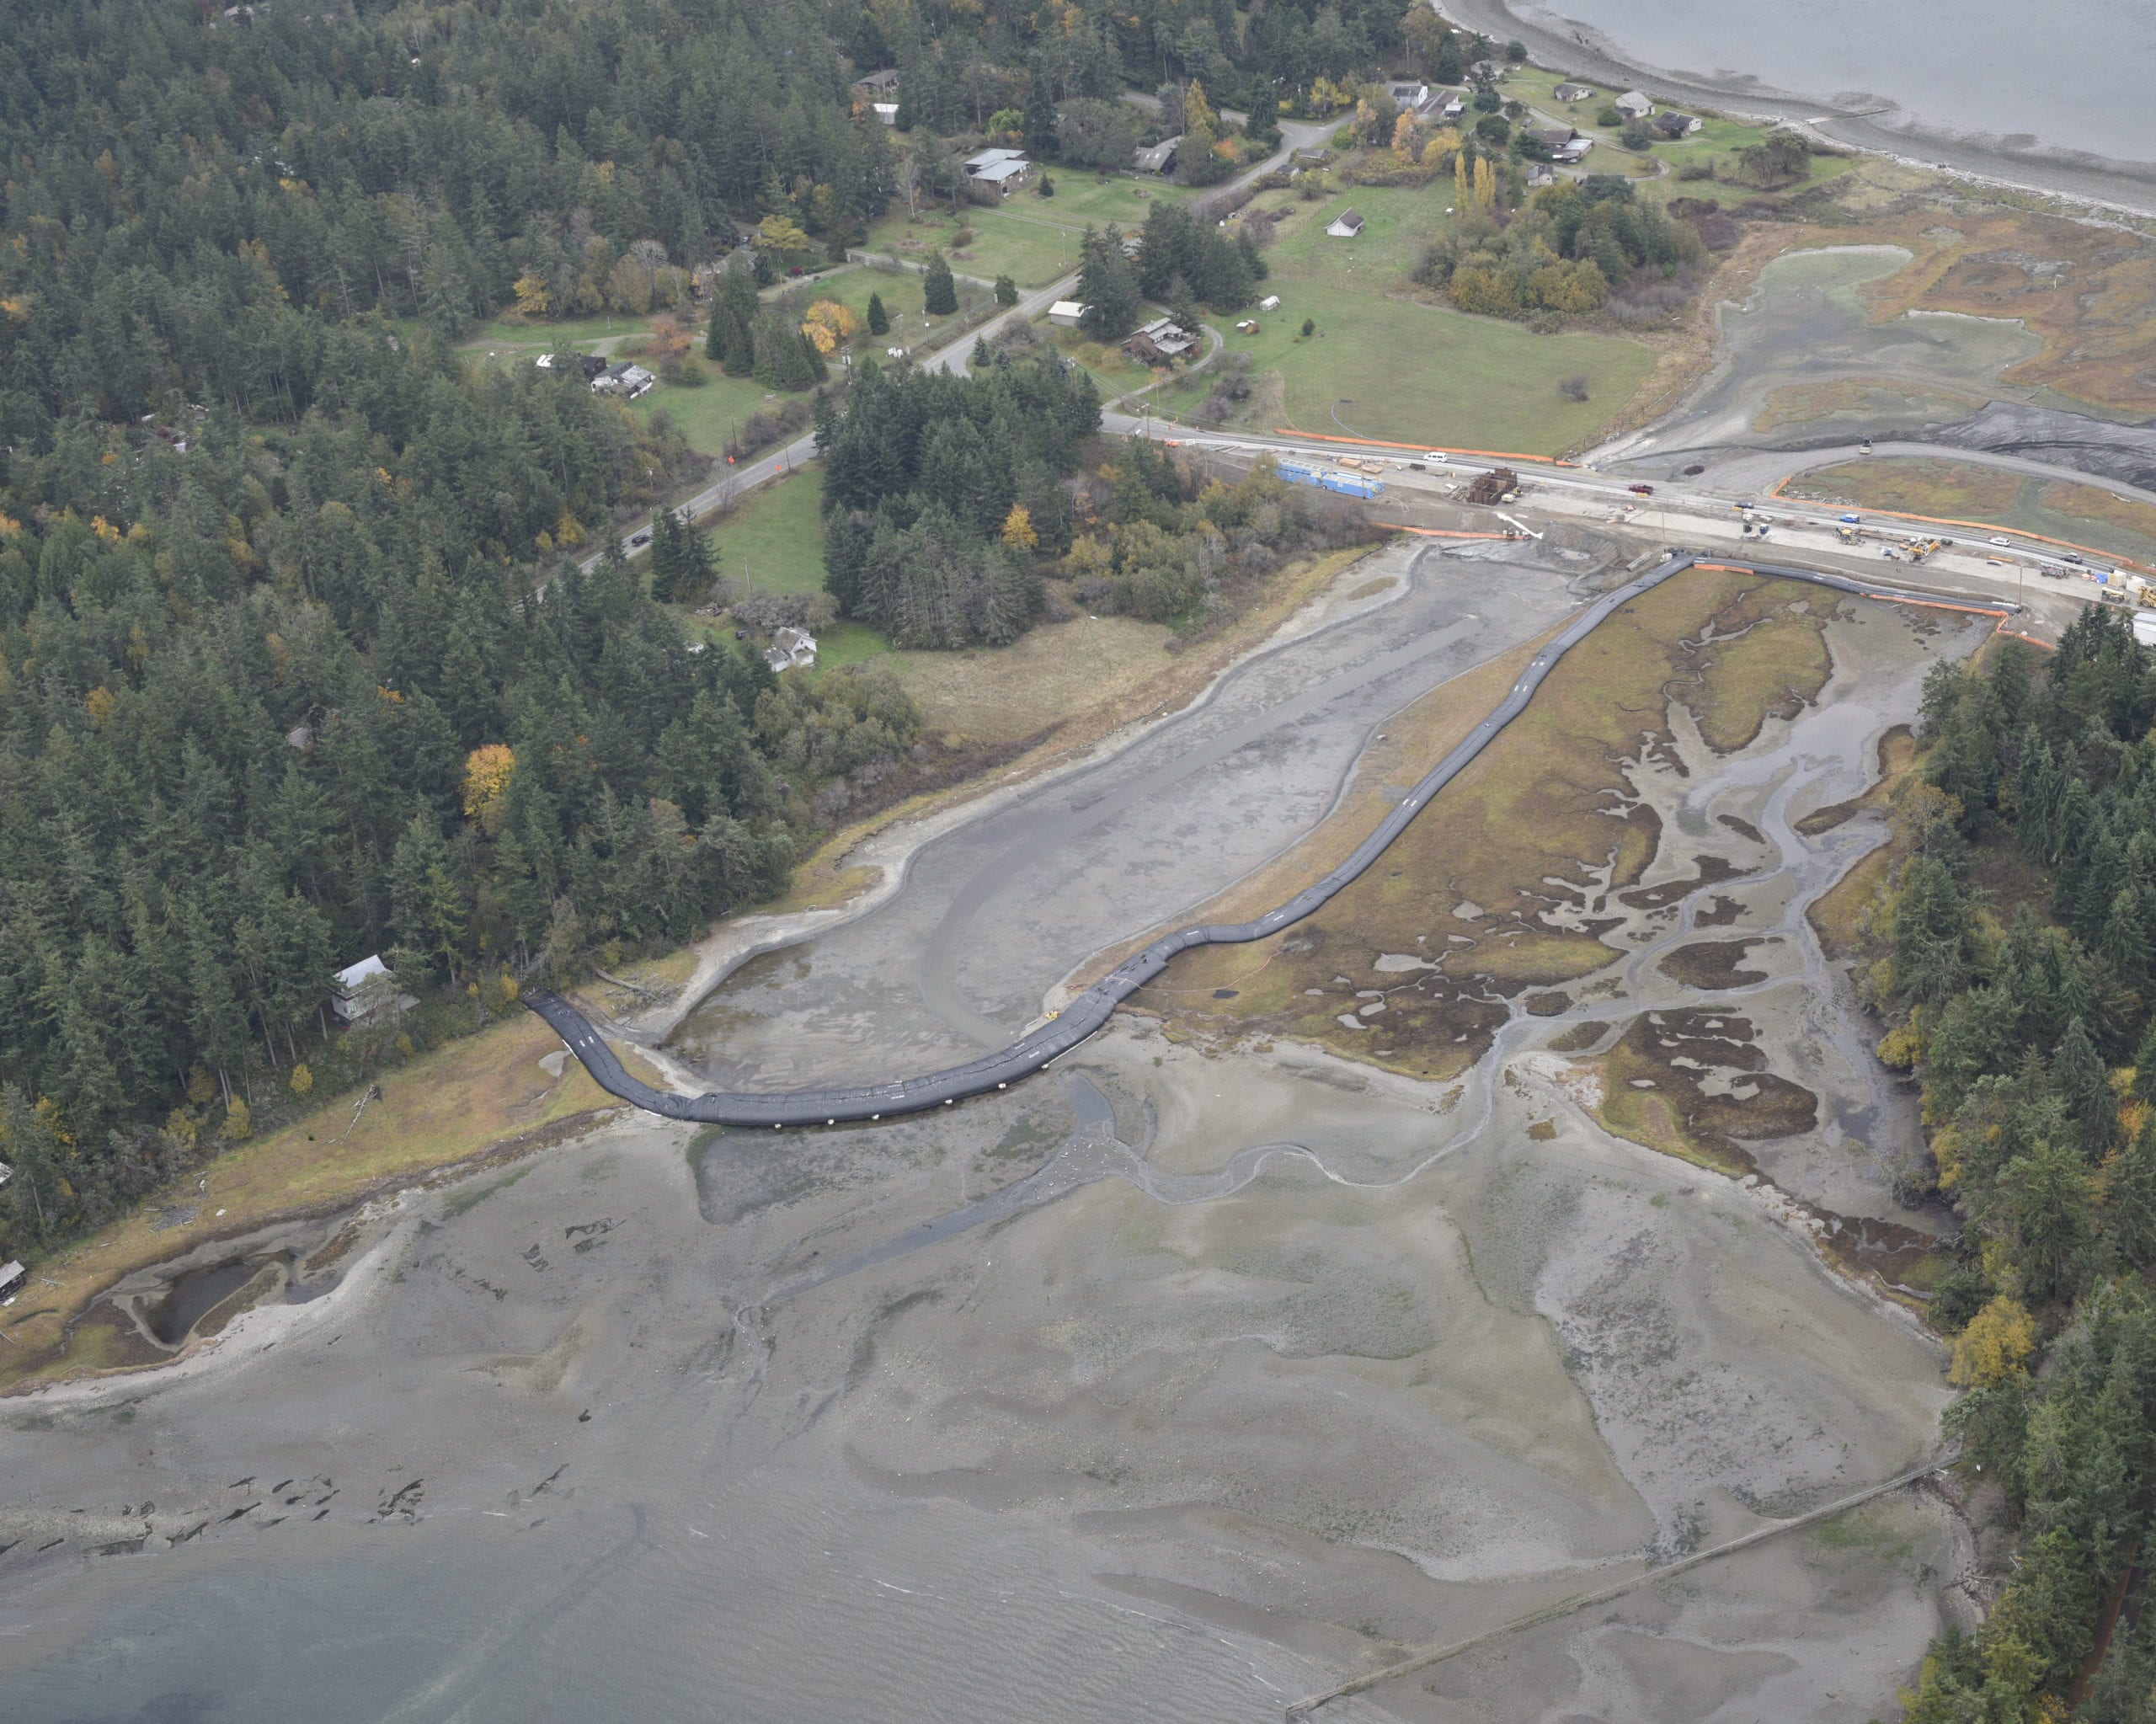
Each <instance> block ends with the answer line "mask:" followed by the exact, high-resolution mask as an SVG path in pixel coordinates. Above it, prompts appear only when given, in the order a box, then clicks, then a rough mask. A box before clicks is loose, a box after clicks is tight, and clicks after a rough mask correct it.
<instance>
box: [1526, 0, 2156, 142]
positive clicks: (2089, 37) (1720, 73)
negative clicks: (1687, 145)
mask: <svg viewBox="0 0 2156 1724" xmlns="http://www.w3.org/2000/svg"><path fill="white" fill-rule="evenodd" d="M1521 9H1522V11H1523V12H1524V13H1528V12H1532V13H1539V14H1540V21H1544V22H1547V23H1549V24H1551V25H1552V27H1556V28H1561V23H1560V21H1561V20H1562V19H1573V20H1576V21H1577V22H1578V23H1581V24H1587V25H1588V26H1590V27H1591V28H1593V29H1597V30H1599V31H1601V32H1602V33H1603V34H1604V35H1606V36H1607V37H1608V38H1609V40H1610V42H1611V43H1612V44H1613V45H1614V46H1615V47H1616V48H1617V49H1618V50H1619V51H1620V53H1622V54H1623V55H1624V56H1626V57H1627V58H1629V59H1630V60H1633V61H1636V62H1637V63H1639V64H1641V65H1646V66H1654V67H1662V68H1665V69H1667V70H1668V71H1670V72H1690V73H1694V74H1698V75H1701V76H1705V77H1728V76H1731V75H1732V74H1734V75H1737V76H1742V75H1745V74H1749V75H1751V76H1752V77H1757V78H1758V79H1759V80H1760V81H1761V82H1762V83H1767V84H1770V85H1773V86H1774V87H1775V88H1780V89H1787V90H1792V91H1797V92H1801V93H1804V94H1806V95H1811V96H1817V97H1822V98H1828V97H1831V98H1846V97H1849V96H1851V95H1858V94H1863V95H1870V96H1874V97H1877V98H1880V99H1881V100H1882V102H1888V103H1892V104H1894V105H1895V106H1896V107H1897V108H1899V109H1903V117H1904V118H1905V119H1906V120H1910V121H1913V122H1915V123H1916V124H1918V125H1922V126H1923V127H1924V128H1926V129H1928V130H1929V129H1937V130H1940V131H1952V132H1956V133H1961V134H1980V135H1983V136H1991V137H1998V138H2003V139H2005V140H2007V141H2009V142H2010V143H2011V144H2013V145H2015V146H2016V147H2031V146H2036V145H2041V146H2045V147H2050V148H2053V149H2062V150H2083V151H2087V152H2089V153H2091V154H2094V155H2098V156H2105V157H2113V158H2116V159H2121V160H2128V161H2141V162H2150V161H2156V101H2152V100H2151V99H2150V96H2149V80H2150V76H2151V74H2152V73H2156V4H2151V3H2150V0H2046V3H2045V4H2042V5H2040V6H2031V5H2028V4H2026V3H2025V0H2015V3H2009V0H1795V3H1790V0H1554V3H1550V4H1548V5H1546V6H1542V7H1533V6H1524V7H1523V8H1521ZM1882 117H1883V116H1882Z"/></svg>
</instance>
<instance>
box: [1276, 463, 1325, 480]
mask: <svg viewBox="0 0 2156 1724" xmlns="http://www.w3.org/2000/svg"><path fill="white" fill-rule="evenodd" d="M1280 477H1281V478H1283V479H1285V480H1287V482H1288V483H1289V484H1291V485H1315V484H1319V483H1322V482H1323V480H1324V477H1325V476H1324V475H1323V474H1322V473H1321V472H1319V471H1318V470H1317V469H1316V468H1315V467H1305V465H1304V464H1303V463H1302V462H1299V461H1283V462H1281V463H1280Z"/></svg>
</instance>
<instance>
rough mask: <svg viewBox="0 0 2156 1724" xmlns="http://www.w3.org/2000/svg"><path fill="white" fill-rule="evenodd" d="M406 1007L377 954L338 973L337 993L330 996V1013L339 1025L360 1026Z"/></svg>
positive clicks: (392, 977) (394, 978) (387, 967)
mask: <svg viewBox="0 0 2156 1724" xmlns="http://www.w3.org/2000/svg"><path fill="white" fill-rule="evenodd" d="M413 1003H414V1004H415V1005H416V1004H417V1003H418V1002H417V1001H414V1002H413ZM402 1005H403V1000H402V998H401V997H400V996H399V995H398V991H397V977H396V975H395V974H394V973H393V972H392V970H391V969H390V968H389V966H388V965H387V964H386V963H383V962H382V957H381V954H380V953H376V955H374V956H373V957H371V958H361V959H360V961H359V962H358V963H355V964H348V965H347V966H346V967H345V968H344V969H340V970H339V971H338V972H337V975H336V991H335V992H334V993H333V994H332V995H330V996H329V1009H330V1010H331V1011H334V1012H335V1013H336V1014H337V1022H339V1023H358V1022H361V1021H362V1020H363V1019H366V1018H370V1017H373V1016H374V1015H375V1014H376V1012H378V1011H387V1010H388V1009H390V1008H391V1007H392V1006H396V1007H400V1008H401V1006H402Z"/></svg>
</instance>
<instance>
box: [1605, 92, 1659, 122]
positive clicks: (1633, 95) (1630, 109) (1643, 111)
mask: <svg viewBox="0 0 2156 1724" xmlns="http://www.w3.org/2000/svg"><path fill="white" fill-rule="evenodd" d="M1609 105H1610V106H1611V107H1613V108H1614V109H1616V110H1617V111H1618V112H1619V113H1620V114H1621V115H1624V116H1625V118H1626V119H1627V120H1644V119H1646V117H1647V115H1650V114H1652V113H1653V112H1654V104H1653V103H1652V101H1650V100H1649V99H1647V98H1646V96H1644V95H1642V94H1641V93H1640V92H1639V91H1637V90H1627V91H1625V93H1624V94H1623V95H1621V96H1620V97H1618V99H1616V100H1615V101H1614V102H1613V103H1611V104H1609Z"/></svg>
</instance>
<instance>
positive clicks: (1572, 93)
mask: <svg viewBox="0 0 2156 1724" xmlns="http://www.w3.org/2000/svg"><path fill="white" fill-rule="evenodd" d="M1593 93H1594V88H1593V86H1592V85H1590V84H1576V83H1561V84H1559V85H1558V86H1557V88H1556V89H1554V90H1552V91H1550V94H1551V95H1553V96H1555V97H1556V99H1558V100H1559V101H1561V102H1584V101H1585V100H1587V99H1588V97H1589V96H1591V95H1593Z"/></svg>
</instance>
